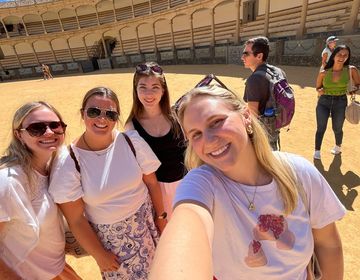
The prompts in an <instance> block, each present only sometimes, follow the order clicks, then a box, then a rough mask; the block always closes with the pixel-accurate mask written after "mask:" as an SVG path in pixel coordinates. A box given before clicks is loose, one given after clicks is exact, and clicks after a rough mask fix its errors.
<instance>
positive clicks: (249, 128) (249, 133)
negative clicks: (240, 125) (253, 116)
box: [246, 124, 254, 139]
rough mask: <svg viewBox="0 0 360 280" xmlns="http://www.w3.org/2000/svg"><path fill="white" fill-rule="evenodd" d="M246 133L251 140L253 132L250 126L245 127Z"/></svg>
mask: <svg viewBox="0 0 360 280" xmlns="http://www.w3.org/2000/svg"><path fill="white" fill-rule="evenodd" d="M246 132H247V134H248V135H249V138H250V139H252V138H253V137H254V130H253V127H252V125H251V124H249V125H248V126H246Z"/></svg>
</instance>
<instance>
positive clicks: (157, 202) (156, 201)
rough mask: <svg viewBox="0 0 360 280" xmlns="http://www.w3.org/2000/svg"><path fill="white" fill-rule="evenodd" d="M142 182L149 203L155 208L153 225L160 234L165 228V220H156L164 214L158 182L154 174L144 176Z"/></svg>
mask: <svg viewBox="0 0 360 280" xmlns="http://www.w3.org/2000/svg"><path fill="white" fill-rule="evenodd" d="M143 181H144V183H145V185H146V186H147V188H148V190H149V193H150V197H151V201H152V203H153V206H154V208H155V213H156V219H155V223H156V225H157V227H158V228H159V230H160V232H162V231H163V230H164V228H165V226H166V219H162V220H160V219H158V218H157V217H158V216H159V215H161V214H162V213H164V203H163V199H162V193H161V189H160V185H159V182H158V180H157V178H156V175H155V173H154V172H153V173H150V174H148V175H145V174H144V175H143Z"/></svg>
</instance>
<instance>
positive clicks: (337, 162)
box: [314, 154, 360, 211]
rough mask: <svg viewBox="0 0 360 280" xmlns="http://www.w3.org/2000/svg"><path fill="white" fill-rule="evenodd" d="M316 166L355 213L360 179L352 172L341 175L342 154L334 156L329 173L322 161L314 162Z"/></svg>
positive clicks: (347, 207) (343, 202)
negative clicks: (354, 205) (354, 206)
mask: <svg viewBox="0 0 360 280" xmlns="http://www.w3.org/2000/svg"><path fill="white" fill-rule="evenodd" d="M314 165H315V167H316V168H317V169H318V170H319V172H320V173H321V174H322V175H323V176H324V177H325V179H326V180H327V181H328V183H329V185H330V186H331V188H332V189H333V191H334V192H335V194H336V195H337V197H338V198H339V200H340V201H341V202H342V204H343V205H344V206H345V207H346V209H347V210H350V211H354V208H353V207H352V205H353V203H354V201H355V198H356V197H357V196H358V191H357V190H356V189H355V188H356V187H358V186H360V177H359V176H358V175H357V174H355V173H354V172H352V171H347V172H346V173H345V174H342V173H341V169H340V167H341V154H338V155H335V156H334V159H333V161H332V163H331V164H330V166H329V169H328V170H327V171H326V170H325V169H324V165H323V164H322V162H321V160H314Z"/></svg>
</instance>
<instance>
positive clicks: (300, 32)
mask: <svg viewBox="0 0 360 280" xmlns="http://www.w3.org/2000/svg"><path fill="white" fill-rule="evenodd" d="M307 10H308V0H303V3H302V8H301V18H300V25H299V28H298V30H297V31H296V39H298V40H299V39H302V38H303V37H304V34H305V31H306V30H305V24H306V15H307Z"/></svg>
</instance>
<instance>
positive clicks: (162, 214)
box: [156, 212, 167, 220]
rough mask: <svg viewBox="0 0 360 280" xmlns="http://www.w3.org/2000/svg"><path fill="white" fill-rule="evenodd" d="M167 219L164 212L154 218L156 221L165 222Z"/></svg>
mask: <svg viewBox="0 0 360 280" xmlns="http://www.w3.org/2000/svg"><path fill="white" fill-rule="evenodd" d="M166 217H167V213H166V212H162V213H161V214H160V215H159V216H157V217H156V219H158V220H165V219H166Z"/></svg>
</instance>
